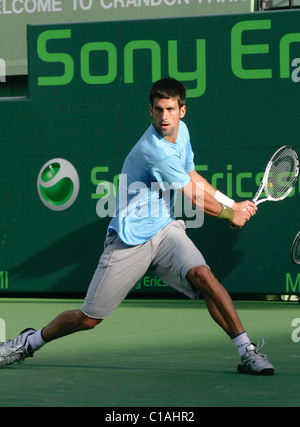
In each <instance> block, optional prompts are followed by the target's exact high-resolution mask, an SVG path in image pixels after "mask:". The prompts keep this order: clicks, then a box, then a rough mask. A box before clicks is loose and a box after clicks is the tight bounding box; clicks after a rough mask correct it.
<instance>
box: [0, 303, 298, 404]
mask: <svg viewBox="0 0 300 427" xmlns="http://www.w3.org/2000/svg"><path fill="white" fill-rule="evenodd" d="M80 305H81V301H79V300H72V301H70V300H29V299H25V300H24V299H22V300H16V299H0V318H2V319H4V321H5V324H6V338H14V337H15V336H16V335H18V334H19V332H20V331H21V330H22V329H24V328H25V327H34V328H35V329H39V328H41V327H42V326H44V325H45V324H46V323H48V321H49V320H52V318H53V317H55V316H56V315H57V314H59V313H60V312H62V311H65V310H70V309H76V308H79V307H80ZM235 305H236V307H237V310H238V312H239V315H240V317H241V319H242V322H243V324H244V326H245V329H246V330H247V332H248V335H249V336H250V338H251V340H253V341H254V342H256V341H257V340H258V339H259V338H260V337H262V336H263V337H264V338H265V341H266V345H265V347H264V348H263V350H262V353H266V354H267V355H268V358H269V360H270V361H271V363H273V364H274V365H275V369H276V372H275V375H274V376H270V377H257V376H249V375H242V374H238V373H237V372H236V366H237V363H238V353H237V350H236V349H235V347H234V345H233V344H232V343H231V340H230V339H229V338H228V337H227V336H226V335H225V334H224V333H223V331H222V330H221V329H220V328H219V327H218V326H217V325H215V323H214V322H213V321H212V320H211V318H210V316H209V314H208V312H207V310H206V307H205V303H204V302H203V301H200V302H194V301H190V300H147V301H146V300H126V301H124V302H123V303H122V305H121V306H120V307H119V308H118V309H117V310H116V311H115V312H114V313H113V314H112V315H111V316H110V317H109V318H108V319H106V320H105V321H104V322H103V323H102V324H101V325H99V326H98V327H96V328H95V329H94V330H92V331H88V332H81V333H78V334H74V335H71V336H68V337H65V338H63V339H60V340H57V341H54V342H52V343H50V344H48V345H46V346H45V347H44V348H42V349H41V350H40V352H38V353H36V354H35V356H34V358H32V359H31V358H30V359H26V361H25V363H24V364H22V365H13V366H10V367H8V368H5V369H2V370H0V382H1V391H0V406H1V407H30V406H31V407H32V406H35V407H37V406H41V407H47V406H48V407H57V406H58V407H59V406H63V407H88V406H89V407H92V406H97V407H107V408H118V407H123V408H124V407H156V408H158V407H169V408H174V407H175V408H176V407H186V408H192V407H207V406H210V407H212V406H222V407H232V406H235V407H236V406H240V407H242V406H243V407H244V406H271V407H278V406H284V407H288V406H299V395H300V342H295V340H294V341H293V339H292V332H293V330H296V327H295V326H292V322H293V320H294V319H297V318H300V306H299V304H297V303H295V302H270V301H268V302H261V301H260V302H257V301H255V302H253V301H250V302H249V301H247V302H246V301H236V302H235ZM296 332H297V331H296ZM294 334H295V333H294ZM295 335H297V334H295ZM298 336H300V332H298Z"/></svg>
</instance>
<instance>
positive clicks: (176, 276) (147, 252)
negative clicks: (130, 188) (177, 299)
mask: <svg viewBox="0 0 300 427" xmlns="http://www.w3.org/2000/svg"><path fill="white" fill-rule="evenodd" d="M199 265H206V262H205V260H204V258H203V256H202V254H201V252H200V251H199V250H198V249H197V248H196V246H195V245H194V243H193V242H192V241H191V240H190V238H189V237H188V236H187V235H186V232H185V224H184V221H182V220H176V221H173V222H171V223H170V224H168V225H167V226H166V227H165V228H164V229H162V230H161V231H159V232H158V233H157V234H156V235H155V236H154V237H153V238H152V239H150V240H148V241H147V242H145V243H143V244H141V245H137V246H128V245H126V244H125V243H123V242H122V241H121V240H120V239H119V237H118V235H117V233H113V234H110V235H108V236H107V238H106V240H105V245H104V252H103V254H102V256H101V258H100V260H99V264H98V267H97V269H96V271H95V274H94V276H93V278H92V281H91V283H90V286H89V288H88V291H87V295H86V298H85V300H84V302H83V305H82V307H81V311H82V312H83V313H84V314H85V315H87V316H88V317H91V318H94V319H104V318H105V317H107V316H109V315H110V314H111V313H112V311H113V310H114V309H115V308H116V307H117V306H118V305H119V304H120V303H121V302H122V301H123V299H124V298H125V297H126V296H127V294H128V293H129V292H130V291H131V289H132V288H134V287H135V286H136V284H137V283H138V282H139V280H140V279H141V278H142V277H143V276H144V275H145V273H146V272H147V271H148V270H150V271H153V272H154V273H155V275H157V276H158V277H160V278H161V279H162V280H164V281H165V282H166V283H168V285H170V286H172V287H173V288H174V289H176V290H178V291H179V292H182V293H183V294H185V295H187V296H188V297H189V298H192V299H198V298H199V292H198V291H196V290H194V289H193V288H192V287H191V285H190V282H189V281H188V280H187V279H186V274H187V272H188V271H189V270H190V269H191V268H193V267H197V266H199ZM208 268H209V267H208Z"/></svg>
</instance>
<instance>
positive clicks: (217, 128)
mask: <svg viewBox="0 0 300 427" xmlns="http://www.w3.org/2000/svg"><path fill="white" fill-rule="evenodd" d="M299 18H300V15H299V13H298V11H292V12H274V13H260V14H244V15H228V16H211V17H199V18H182V19H180V18H174V19H164V20H149V21H147V20H146V21H131V22H129V21H128V22H106V23H83V24H61V25H46V26H40V25H36V26H29V27H28V51H29V58H28V59H29V75H28V85H29V86H28V95H27V96H24V97H19V98H18V97H13V98H0V115H1V121H0V135H1V145H0V147H1V156H0V170H1V178H0V201H1V202H0V203H1V209H0V218H1V221H0V250H1V258H0V271H1V273H0V295H1V294H3V295H10V294H14V295H20V294H42V295H49V294H52V295H57V294H59V295H63V294H67V295H73V294H83V293H84V292H85V290H86V289H87V286H88V284H89V282H90V279H91V276H92V274H93V272H94V270H95V267H96V265H97V262H98V258H99V256H100V254H101V252H102V248H103V241H104V238H105V234H106V228H107V225H108V222H109V219H110V218H99V216H98V214H97V206H98V207H99V205H98V203H102V202H103V199H102V200H101V198H100V197H101V195H99V194H97V186H98V184H99V183H101V181H106V182H107V183H106V184H105V183H104V185H106V186H107V188H108V187H109V183H110V182H111V183H114V184H116V183H117V178H118V174H119V173H120V172H121V167H122V163H123V160H124V158H125V156H126V154H127V153H128V151H129V150H130V148H131V147H132V146H133V145H134V144H135V142H136V141H137V140H138V139H139V137H140V136H141V134H142V133H143V132H144V130H145V129H146V128H147V127H148V125H149V124H150V117H149V107H148V104H149V101H148V93H149V89H150V87H151V85H152V81H153V80H156V79H158V78H160V77H161V76H162V77H163V76H167V75H172V76H174V77H176V78H178V79H180V80H181V81H183V83H185V84H186V86H187V88H188V100H187V115H186V118H185V122H186V123H187V125H188V127H189V130H190V134H191V141H192V145H193V149H194V153H195V163H196V165H197V166H196V168H197V170H198V171H199V172H200V173H202V174H203V176H204V177H206V178H207V179H208V180H209V181H210V182H212V184H213V185H215V186H218V188H219V189H220V190H221V191H223V192H224V193H227V194H228V195H229V196H230V197H233V198H235V199H236V200H237V201H238V200H243V199H245V198H251V197H252V196H253V195H254V193H255V191H256V188H257V184H258V182H259V180H260V178H261V174H262V172H263V171H264V168H265V166H266V163H267V161H268V159H269V157H270V156H271V154H272V153H273V152H274V151H275V149H276V148H278V147H279V146H281V145H283V144H291V145H294V146H295V148H296V149H298V150H299V151H300V147H299V121H298V117H299V87H300V86H299V84H298V71H297V67H298V65H297V61H296V62H294V63H293V64H294V65H292V61H293V60H294V59H297V58H300V44H299V41H300V24H299V22H300V20H299ZM299 61H300V60H299ZM0 84H1V83H0ZM56 158H62V159H65V160H67V161H69V162H70V163H71V164H72V165H73V166H74V167H75V169H76V171H77V173H78V177H79V183H80V184H79V193H78V196H77V198H76V200H75V202H74V203H73V204H72V205H71V206H70V207H69V208H68V209H65V210H61V211H57V210H53V209H49V208H47V206H45V205H44V204H43V203H42V201H41V199H40V197H39V194H38V191H37V179H38V176H39V173H40V171H41V169H42V167H43V166H44V165H46V163H47V162H49V161H50V160H52V159H56ZM110 190H111V193H110V194H106V195H105V197H110V196H112V195H113V187H110ZM99 191H100V189H99V188H98V193H99ZM299 193H300V187H299V183H298V184H297V186H296V189H295V191H294V192H293V193H292V195H291V197H289V198H288V199H286V200H285V201H283V202H280V203H278V204H274V203H266V204H262V205H260V207H259V212H258V214H257V215H256V217H255V218H253V219H252V221H250V223H249V224H247V225H246V227H245V228H244V229H243V230H241V231H239V232H237V231H234V230H231V229H230V228H229V226H228V224H227V223H225V222H223V221H219V220H216V219H213V218H210V217H206V218H205V222H204V226H203V227H201V228H198V229H193V228H190V229H188V234H189V235H190V236H191V238H192V239H193V240H194V242H195V243H196V244H197V245H198V247H199V248H200V250H201V251H202V252H203V254H204V255H205V257H206V259H207V262H208V264H209V265H210V266H211V268H212V270H213V272H214V273H215V275H216V276H217V277H218V278H219V279H220V280H221V282H222V283H223V284H224V286H225V287H226V288H227V289H228V291H229V292H231V293H262V294H283V293H300V289H299V288H300V276H299V273H300V272H299V268H297V266H295V265H294V264H293V263H292V261H291V260H290V254H289V251H290V246H291V243H292V240H293V238H294V235H295V234H296V232H297V231H298V229H299V212H298V208H299ZM154 291H159V294H160V295H162V294H165V293H169V292H170V288H169V287H168V286H166V284H164V283H163V282H161V281H159V280H157V279H154V278H153V277H152V276H151V275H147V276H146V278H145V279H143V280H142V281H141V283H140V284H139V285H138V289H136V290H135V291H134V293H135V295H142V294H143V295H149V296H151V295H153V293H154ZM171 292H172V291H171ZM173 294H174V296H175V293H173ZM176 295H177V294H176Z"/></svg>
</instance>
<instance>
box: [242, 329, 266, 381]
mask: <svg viewBox="0 0 300 427" xmlns="http://www.w3.org/2000/svg"><path fill="white" fill-rule="evenodd" d="M263 346H264V339H263V338H262V341H261V343H260V345H257V346H256V345H255V344H249V345H248V346H247V349H246V353H245V354H243V355H242V356H241V360H240V363H239V364H238V367H237V370H238V372H240V373H241V374H253V375H273V374H274V366H273V365H272V364H271V363H270V362H268V359H267V356H266V355H265V354H261V353H259V351H260V350H261V349H262V347H263Z"/></svg>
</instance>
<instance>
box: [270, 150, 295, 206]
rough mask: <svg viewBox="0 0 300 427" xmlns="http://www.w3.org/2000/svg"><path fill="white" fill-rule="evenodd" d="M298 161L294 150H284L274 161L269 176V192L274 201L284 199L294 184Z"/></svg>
mask: <svg viewBox="0 0 300 427" xmlns="http://www.w3.org/2000/svg"><path fill="white" fill-rule="evenodd" d="M297 169H298V159H297V156H296V154H295V152H294V150H293V149H292V148H288V149H284V150H282V152H280V153H278V156H276V159H273V163H272V166H271V168H270V171H269V175H268V187H267V188H268V192H269V194H270V196H272V198H274V199H278V198H279V197H282V196H283V195H284V194H285V193H286V192H287V191H289V189H290V188H291V186H293V184H294V180H295V177H296V176H297Z"/></svg>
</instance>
